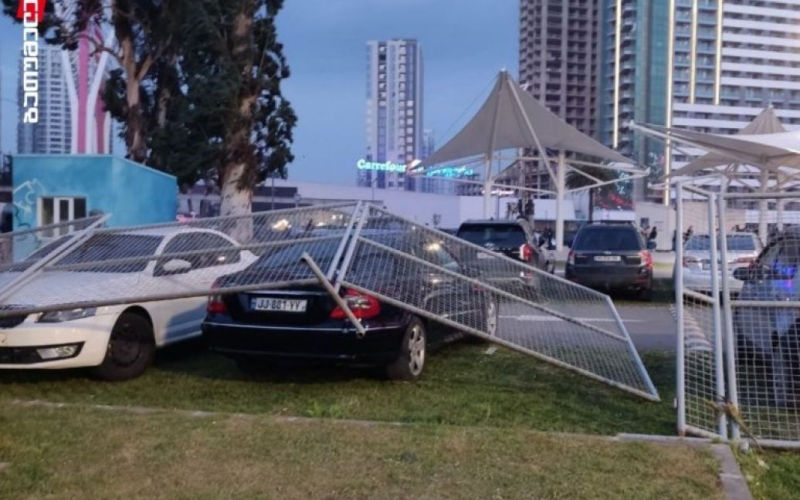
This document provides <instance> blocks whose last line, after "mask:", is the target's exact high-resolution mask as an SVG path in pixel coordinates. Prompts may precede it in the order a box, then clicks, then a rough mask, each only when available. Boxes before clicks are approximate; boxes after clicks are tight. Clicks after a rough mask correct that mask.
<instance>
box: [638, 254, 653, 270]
mask: <svg viewBox="0 0 800 500" xmlns="http://www.w3.org/2000/svg"><path fill="white" fill-rule="evenodd" d="M639 257H641V258H642V262H643V263H644V265H645V266H646V267H647V269H653V255H652V254H651V253H650V252H649V251H647V250H642V251H641V252H639Z"/></svg>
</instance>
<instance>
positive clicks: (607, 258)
mask: <svg viewBox="0 0 800 500" xmlns="http://www.w3.org/2000/svg"><path fill="white" fill-rule="evenodd" d="M594 260H595V262H619V261H621V260H622V258H621V257H620V256H619V255H596V256H595V257H594Z"/></svg>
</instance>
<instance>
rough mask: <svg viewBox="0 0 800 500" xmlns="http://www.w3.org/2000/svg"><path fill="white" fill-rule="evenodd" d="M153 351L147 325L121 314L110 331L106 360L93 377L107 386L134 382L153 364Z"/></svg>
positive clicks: (142, 319)
mask: <svg viewBox="0 0 800 500" xmlns="http://www.w3.org/2000/svg"><path fill="white" fill-rule="evenodd" d="M155 351H156V345H155V339H154V337H153V327H152V325H151V324H150V321H148V320H147V318H145V317H144V316H142V315H140V314H136V313H133V312H124V313H122V315H120V317H119V319H118V320H117V322H116V323H115V324H114V328H113V329H112V330H111V337H110V338H109V339H108V348H107V349H106V356H105V358H104V359H103V362H102V363H101V364H100V366H98V367H96V368H95V369H94V375H95V376H96V377H97V378H99V379H101V380H106V381H109V382H120V381H123V380H130V379H133V378H136V377H138V376H140V375H141V374H143V373H144V372H145V370H147V367H148V366H150V364H151V363H152V362H153V356H154V355H155Z"/></svg>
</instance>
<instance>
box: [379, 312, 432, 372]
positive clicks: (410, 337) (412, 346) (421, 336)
mask: <svg viewBox="0 0 800 500" xmlns="http://www.w3.org/2000/svg"><path fill="white" fill-rule="evenodd" d="M427 345H428V336H427V333H426V332H425V325H424V324H423V323H422V321H420V320H419V318H416V317H414V318H412V319H411V321H409V323H408V325H407V326H406V330H405V332H404V333H403V342H402V343H401V345H400V355H399V356H398V357H397V359H396V360H395V361H394V362H392V363H391V364H389V365H388V366H387V367H386V375H387V376H388V377H389V379H391V380H397V381H406V382H413V381H415V380H417V379H419V378H420V377H421V376H422V372H423V370H424V369H425V361H426V357H427V350H428V347H427Z"/></svg>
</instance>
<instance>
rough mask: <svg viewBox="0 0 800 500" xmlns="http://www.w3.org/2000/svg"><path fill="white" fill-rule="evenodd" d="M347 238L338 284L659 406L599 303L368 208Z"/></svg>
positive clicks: (596, 296) (523, 267)
mask: <svg viewBox="0 0 800 500" xmlns="http://www.w3.org/2000/svg"><path fill="white" fill-rule="evenodd" d="M355 234H356V240H355V245H354V246H353V247H351V251H350V252H349V254H348V255H347V256H346V258H345V261H344V263H343V267H342V272H341V273H340V278H341V279H340V283H339V284H340V285H341V286H343V287H346V288H349V289H355V290H356V291H359V292H362V293H367V294H370V295H373V296H375V297H377V298H378V299H380V300H382V301H385V302H387V303H392V304H394V305H395V306H397V307H400V308H404V309H406V310H408V311H410V312H413V313H414V314H417V315H419V316H421V317H424V318H427V319H428V320H431V321H437V322H440V323H444V324H445V325H448V326H451V327H453V328H455V329H458V330H461V331H465V332H468V333H470V334H473V335H476V336H478V337H481V338H484V339H486V340H490V341H492V342H495V343H498V344H501V345H504V346H506V347H509V348H511V349H514V350H517V351H520V352H524V353H526V354H528V355H531V356H534V357H536V358H539V359H542V360H545V361H548V362H550V363H553V364H555V365H558V366H561V367H564V368H568V369H570V370H573V371H576V372H578V373H581V374H583V375H586V376H588V377H591V378H593V379H596V380H600V381H602V382H605V383H607V384H610V385H613V386H616V387H618V388H621V389H623V390H626V391H628V392H632V393H635V394H637V395H640V396H643V397H645V398H648V399H653V400H657V399H658V394H657V392H656V389H655V387H654V386H653V384H652V382H651V381H650V378H649V376H648V374H647V372H646V370H645V369H644V366H643V365H642V363H641V360H640V359H639V356H638V353H637V352H636V350H635V349H634V347H633V344H632V343H631V340H630V337H629V336H628V332H627V331H626V329H625V327H624V325H623V323H622V321H621V320H620V318H619V316H618V314H617V312H616V309H615V308H614V306H613V304H612V303H611V301H610V299H609V298H608V297H607V296H606V295H603V294H601V293H598V292H595V291H593V290H589V289H587V288H584V287H582V286H579V285H576V284H573V283H570V282H567V281H565V280H563V279H561V278H558V277H556V276H553V275H551V274H549V273H547V272H544V271H543V270H539V269H535V268H533V267H531V266H529V265H527V264H525V263H522V262H520V261H519V260H516V259H513V258H510V257H507V256H504V255H501V254H499V253H496V252H493V251H491V250H488V249H486V248H482V247H479V246H477V245H473V244H471V243H468V242H466V241H463V240H460V239H457V238H455V237H453V236H450V235H448V234H445V233H442V232H439V231H435V230H432V229H429V228H426V227H424V226H420V225H418V224H415V223H413V222H411V221H408V220H405V219H402V218H400V217H398V216H396V215H393V214H391V213H388V212H386V211H384V210H381V209H379V208H376V207H368V209H367V212H366V218H365V219H364V220H363V222H362V223H361V224H360V226H359V227H358V228H357V229H356V233H355Z"/></svg>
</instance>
